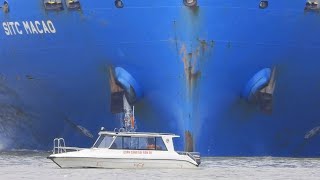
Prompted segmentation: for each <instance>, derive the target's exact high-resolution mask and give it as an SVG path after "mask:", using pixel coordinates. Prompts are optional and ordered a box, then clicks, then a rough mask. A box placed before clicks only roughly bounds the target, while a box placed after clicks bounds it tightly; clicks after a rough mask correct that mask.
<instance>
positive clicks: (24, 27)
mask: <svg viewBox="0 0 320 180" xmlns="http://www.w3.org/2000/svg"><path fill="white" fill-rule="evenodd" d="M2 27H3V30H4V33H5V34H6V35H7V36H12V35H23V34H54V33H56V32H57V30H56V28H55V26H54V24H53V22H52V21H51V20H47V21H44V20H42V21H22V22H17V21H16V22H13V21H11V22H3V23H2Z"/></svg>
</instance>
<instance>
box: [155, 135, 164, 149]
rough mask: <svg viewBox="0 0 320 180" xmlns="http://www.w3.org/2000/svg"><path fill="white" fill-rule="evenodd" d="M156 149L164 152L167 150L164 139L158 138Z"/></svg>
mask: <svg viewBox="0 0 320 180" xmlns="http://www.w3.org/2000/svg"><path fill="white" fill-rule="evenodd" d="M156 149H157V150H162V151H166V150H167V147H166V145H165V144H164V142H163V140H162V138H160V137H157V138H156Z"/></svg>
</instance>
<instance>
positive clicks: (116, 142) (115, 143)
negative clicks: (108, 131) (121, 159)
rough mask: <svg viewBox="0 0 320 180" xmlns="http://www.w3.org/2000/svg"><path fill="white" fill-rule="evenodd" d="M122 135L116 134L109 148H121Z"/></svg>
mask: <svg viewBox="0 0 320 180" xmlns="http://www.w3.org/2000/svg"><path fill="white" fill-rule="evenodd" d="M122 144H123V142H122V137H121V136H117V137H116V139H115V140H114V141H113V144H112V145H111V147H110V149H122V147H123V146H122Z"/></svg>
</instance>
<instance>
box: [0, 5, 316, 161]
mask: <svg viewBox="0 0 320 180" xmlns="http://www.w3.org/2000/svg"><path fill="white" fill-rule="evenodd" d="M123 2H124V7H123V8H116V7H115V4H114V2H113V1H101V0H90V1H88V0H81V1H80V3H81V9H80V10H70V9H68V8H67V7H66V5H65V3H62V5H63V7H64V9H62V10H53V11H52V10H48V9H47V10H46V9H45V6H44V4H43V3H42V2H40V1H22V0H20V1H12V2H11V1H10V2H9V3H10V4H9V8H10V11H8V12H1V13H0V19H1V23H2V26H3V27H2V28H3V29H1V28H0V38H1V43H0V47H1V48H0V57H1V59H0V73H1V77H0V99H1V101H0V107H1V109H0V140H1V141H0V148H2V149H11V148H32V149H35V148H37V149H49V148H51V147H52V139H53V138H54V137H57V136H59V137H64V138H65V139H66V142H67V143H68V142H70V144H68V145H73V146H90V145H91V144H92V143H93V140H92V138H91V134H93V136H96V134H97V132H98V131H99V129H100V127H101V126H104V127H105V128H106V129H109V130H112V129H113V128H115V127H118V126H119V115H114V114H112V113H111V112H110V109H111V104H110V101H111V87H110V86H111V85H110V74H109V69H110V68H114V67H122V68H123V69H125V70H126V71H127V72H129V73H130V74H131V75H132V76H133V77H134V79H135V80H136V81H137V82H138V83H139V85H140V86H141V89H142V90H143V97H142V98H141V99H140V100H139V101H137V102H136V103H135V104H134V106H135V117H136V120H137V123H138V130H139V131H155V132H172V133H176V134H179V135H181V136H182V138H181V142H178V145H179V146H178V148H179V149H184V148H190V147H186V146H188V143H189V145H190V146H192V147H191V149H193V150H196V151H199V152H201V154H202V155H210V156H211V155H215V156H297V157H298V156H309V157H314V156H319V153H320V149H319V147H320V146H319V145H320V144H319V143H320V136H319V135H318V132H319V131H320V130H319V129H320V128H317V127H318V126H320V122H319V119H320V113H319V107H320V95H318V93H319V92H320V84H319V83H320V73H319V65H320V62H319V61H318V60H317V52H318V50H319V47H320V46H319V44H320V41H319V38H317V32H320V23H319V14H318V12H317V11H316V10H310V11H308V10H305V6H306V4H305V2H304V1H300V0H299V1H298V0H294V1H291V2H269V4H268V7H267V8H265V9H261V8H259V1H256V0H247V1H231V0H217V1H211V0H198V4H197V6H196V7H191V8H190V7H187V6H185V5H184V4H183V2H182V0H162V1H156V0H149V1H141V0H123ZM42 21H43V22H42ZM10 22H12V23H11V24H10ZM38 22H39V23H38ZM43 23H44V24H43ZM32 26H34V28H32ZM45 26H46V27H45ZM28 27H29V28H28ZM46 28H47V29H46ZM41 32H42V33H41ZM264 68H275V69H276V75H275V89H274V92H273V94H272V111H269V112H267V113H266V112H264V111H263V110H261V108H259V107H260V106H259V104H257V103H252V102H249V101H248V100H247V99H246V98H245V97H243V96H242V92H243V90H244V89H245V87H246V85H247V84H248V82H249V80H250V79H251V78H252V77H253V76H254V75H255V74H256V73H257V72H259V71H260V70H261V69H264ZM258 90H260V89H258ZM188 141H192V142H191V143H190V142H188ZM186 144H187V145H186Z"/></svg>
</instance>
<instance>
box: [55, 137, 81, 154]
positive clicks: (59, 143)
mask: <svg viewBox="0 0 320 180" xmlns="http://www.w3.org/2000/svg"><path fill="white" fill-rule="evenodd" d="M83 149H85V148H78V147H66V143H65V141H64V139H63V138H55V139H54V140H53V150H52V153H53V154H60V153H66V152H68V150H72V151H80V150H83Z"/></svg>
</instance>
